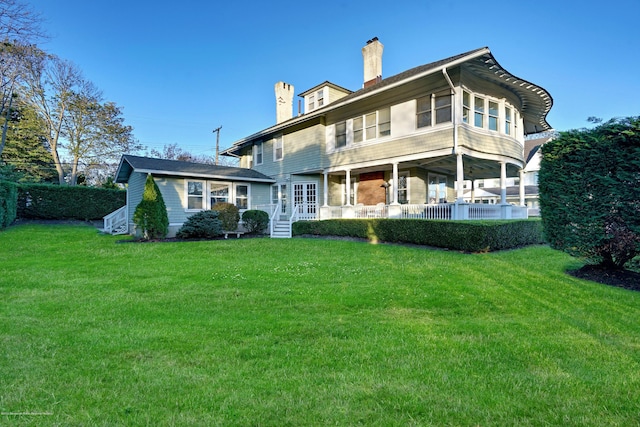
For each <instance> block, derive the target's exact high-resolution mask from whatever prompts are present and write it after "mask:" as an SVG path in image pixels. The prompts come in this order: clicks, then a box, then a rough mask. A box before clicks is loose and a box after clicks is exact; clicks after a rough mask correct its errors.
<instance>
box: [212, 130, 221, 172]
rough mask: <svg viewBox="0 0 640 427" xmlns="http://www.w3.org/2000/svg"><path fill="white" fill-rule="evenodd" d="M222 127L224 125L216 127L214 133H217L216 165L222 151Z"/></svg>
mask: <svg viewBox="0 0 640 427" xmlns="http://www.w3.org/2000/svg"><path fill="white" fill-rule="evenodd" d="M220 129H222V126H220V127H218V129H214V130H213V133H216V134H217V135H216V165H217V164H218V155H219V154H218V153H220Z"/></svg>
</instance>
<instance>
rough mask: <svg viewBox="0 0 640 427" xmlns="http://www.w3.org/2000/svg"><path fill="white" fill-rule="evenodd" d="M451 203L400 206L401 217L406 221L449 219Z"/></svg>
mask: <svg viewBox="0 0 640 427" xmlns="http://www.w3.org/2000/svg"><path fill="white" fill-rule="evenodd" d="M452 206H455V205H452V204H451V203H441V204H437V205H400V210H401V212H402V213H401V217H400V218H408V219H451V217H452V215H451V207H452Z"/></svg>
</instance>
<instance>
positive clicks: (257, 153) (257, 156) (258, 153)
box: [253, 142, 262, 165]
mask: <svg viewBox="0 0 640 427" xmlns="http://www.w3.org/2000/svg"><path fill="white" fill-rule="evenodd" d="M253 162H254V163H255V164H256V165H261V164H262V142H258V143H256V144H255V145H254V146H253Z"/></svg>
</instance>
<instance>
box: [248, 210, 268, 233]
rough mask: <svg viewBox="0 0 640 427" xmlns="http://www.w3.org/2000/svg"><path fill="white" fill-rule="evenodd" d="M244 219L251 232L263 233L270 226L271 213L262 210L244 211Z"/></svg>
mask: <svg viewBox="0 0 640 427" xmlns="http://www.w3.org/2000/svg"><path fill="white" fill-rule="evenodd" d="M242 221H243V222H244V228H246V229H247V231H248V232H249V233H262V232H263V231H264V230H266V229H267V227H268V226H269V214H268V213H266V212H265V211H261V210H248V211H244V213H243V214H242Z"/></svg>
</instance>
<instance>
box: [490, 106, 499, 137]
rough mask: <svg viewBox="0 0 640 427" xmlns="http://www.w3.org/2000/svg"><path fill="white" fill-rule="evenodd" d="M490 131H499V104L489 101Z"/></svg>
mask: <svg viewBox="0 0 640 427" xmlns="http://www.w3.org/2000/svg"><path fill="white" fill-rule="evenodd" d="M489 130H495V131H497V130H498V103H497V102H493V101H489Z"/></svg>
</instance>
